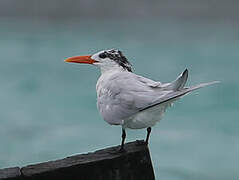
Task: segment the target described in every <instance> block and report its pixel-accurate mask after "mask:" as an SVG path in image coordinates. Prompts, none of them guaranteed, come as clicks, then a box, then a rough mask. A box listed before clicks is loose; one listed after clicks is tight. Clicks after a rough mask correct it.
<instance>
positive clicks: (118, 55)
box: [65, 49, 132, 72]
mask: <svg viewBox="0 0 239 180" xmlns="http://www.w3.org/2000/svg"><path fill="white" fill-rule="evenodd" d="M65 61H66V62H73V63H86V64H93V65H95V66H98V67H99V68H100V69H101V72H105V71H109V70H124V71H129V72H132V66H131V64H130V63H129V61H128V60H127V58H126V57H125V56H124V55H123V54H122V52H121V51H119V50H117V49H110V50H103V51H100V52H97V53H95V54H93V55H88V56H74V57H70V58H67V59H66V60H65Z"/></svg>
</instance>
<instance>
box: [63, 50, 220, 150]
mask: <svg viewBox="0 0 239 180" xmlns="http://www.w3.org/2000/svg"><path fill="white" fill-rule="evenodd" d="M65 62H70V63H84V64H92V65H94V66H96V67H98V68H99V69H100V71H101V75H100V77H99V79H98V81H97V84H96V92H97V108H98V111H99V112H100V114H101V116H102V117H103V119H104V120H105V121H106V122H107V123H109V124H110V125H119V126H121V128H122V135H121V145H120V149H119V151H120V152H124V151H125V148H124V143H125V139H126V129H128V128H129V129H147V135H146V139H145V142H144V143H146V144H147V145H148V143H149V137H150V133H151V129H152V127H153V126H154V125H155V124H156V123H157V122H159V121H160V120H161V119H162V116H163V114H164V113H165V111H166V109H167V108H168V107H170V106H171V105H172V104H173V102H174V101H176V100H178V99H180V98H181V97H183V96H185V95H187V94H189V93H190V92H192V91H194V90H196V89H199V88H202V87H205V86H208V85H212V84H215V83H218V82H219V81H212V82H208V83H201V84H198V85H195V86H191V87H185V84H186V82H187V79H188V70H187V69H185V70H184V71H183V72H182V73H181V74H180V75H179V76H178V77H177V78H176V79H175V80H174V81H172V82H169V83H162V82H159V81H154V80H151V79H149V78H146V77H143V76H140V75H137V74H135V73H134V72H133V70H132V65H131V63H130V62H129V61H128V59H127V58H126V57H125V56H124V54H123V53H122V51H120V50H118V49H108V50H102V51H99V52H97V53H95V54H92V55H87V56H73V57H69V58H67V59H65Z"/></svg>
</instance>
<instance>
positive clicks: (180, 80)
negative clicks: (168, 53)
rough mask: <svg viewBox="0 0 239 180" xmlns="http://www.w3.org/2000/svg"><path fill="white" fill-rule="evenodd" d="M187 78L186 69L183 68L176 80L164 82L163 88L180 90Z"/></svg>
mask: <svg viewBox="0 0 239 180" xmlns="http://www.w3.org/2000/svg"><path fill="white" fill-rule="evenodd" d="M187 79H188V70H187V69H185V70H184V71H183V73H182V74H180V75H179V76H178V77H177V79H176V80H174V81H173V82H171V83H168V84H164V88H166V89H168V90H174V91H177V90H180V89H183V87H184V86H185V84H186V82H187Z"/></svg>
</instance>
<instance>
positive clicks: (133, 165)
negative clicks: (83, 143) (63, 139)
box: [0, 141, 155, 180]
mask: <svg viewBox="0 0 239 180" xmlns="http://www.w3.org/2000/svg"><path fill="white" fill-rule="evenodd" d="M117 148H119V147H110V148H106V149H102V150H99V151H96V152H94V153H88V154H80V155H75V156H71V157H67V158H64V159H61V160H56V161H49V162H44V163H40V164H34V165H29V166H26V167H23V168H21V169H16V168H15V169H14V170H13V169H12V173H13V174H11V171H9V169H8V170H7V169H3V170H0V180H3V179H4V180H7V179H11V178H15V179H21V180H25V179H26V180H28V179H29V180H48V179H49V180H52V179H66V180H68V179H70V180H154V179H155V177H154V171H153V167H152V162H151V158H150V154H149V149H148V147H147V146H146V144H144V143H143V141H140V143H139V142H131V143H127V144H125V149H126V152H124V153H116V149H117ZM7 171H8V173H7ZM17 172H19V173H17ZM4 174H5V175H4ZM7 175H8V177H9V178H8V177H7Z"/></svg>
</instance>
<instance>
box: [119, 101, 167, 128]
mask: <svg viewBox="0 0 239 180" xmlns="http://www.w3.org/2000/svg"><path fill="white" fill-rule="evenodd" d="M169 106H171V103H170V102H169V103H164V104H160V105H158V106H154V107H152V108H149V109H147V110H144V111H140V112H138V113H137V114H135V115H133V116H131V117H129V118H128V119H126V120H124V124H123V125H122V126H123V128H130V129H143V128H148V127H152V126H154V125H155V124H156V123H157V122H159V121H160V120H161V119H162V117H163V114H164V112H165V110H166V108H167V107H169Z"/></svg>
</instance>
